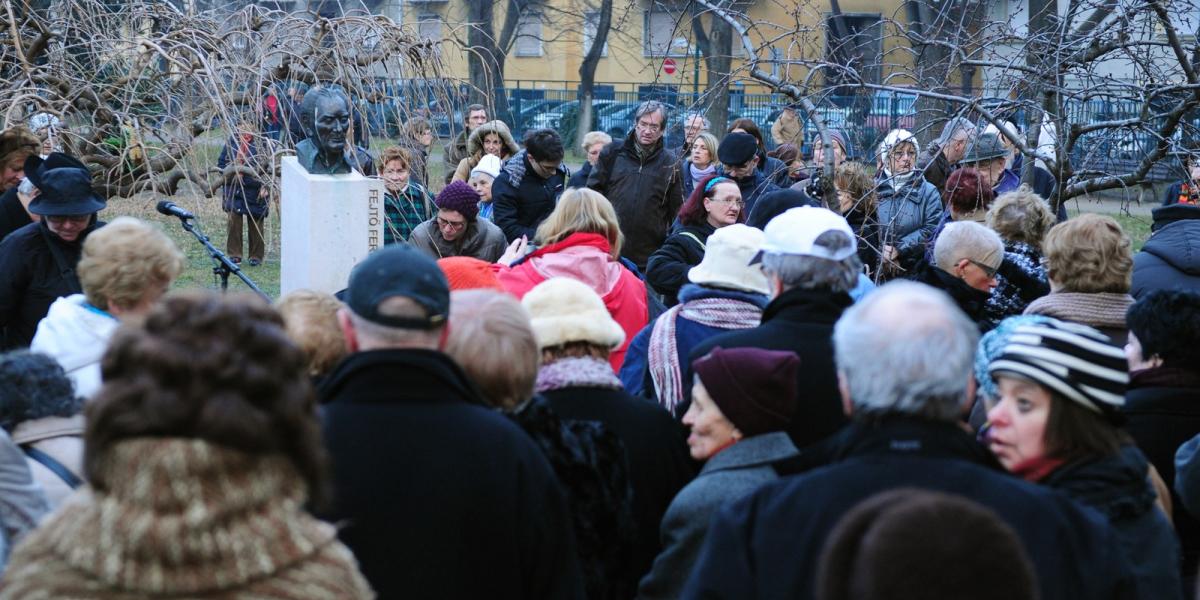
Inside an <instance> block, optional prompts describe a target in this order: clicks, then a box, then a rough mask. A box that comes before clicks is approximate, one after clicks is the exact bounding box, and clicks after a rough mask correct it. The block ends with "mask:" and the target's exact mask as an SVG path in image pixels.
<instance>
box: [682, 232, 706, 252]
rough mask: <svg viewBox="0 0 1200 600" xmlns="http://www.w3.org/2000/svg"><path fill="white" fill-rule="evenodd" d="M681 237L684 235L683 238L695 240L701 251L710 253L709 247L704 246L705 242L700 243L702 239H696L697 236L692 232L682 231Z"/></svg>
mask: <svg viewBox="0 0 1200 600" xmlns="http://www.w3.org/2000/svg"><path fill="white" fill-rule="evenodd" d="M679 235H682V236H685V237H689V238H692V239H693V240H695V241H696V243H697V244H700V249H701V250H704V251H706V252H707V251H708V247H707V246H705V245H704V242H702V241H700V238H699V237H696V234H694V233H692V232H690V231H680V232H679Z"/></svg>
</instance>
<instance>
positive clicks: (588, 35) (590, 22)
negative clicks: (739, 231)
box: [583, 12, 612, 56]
mask: <svg viewBox="0 0 1200 600" xmlns="http://www.w3.org/2000/svg"><path fill="white" fill-rule="evenodd" d="M599 28H600V13H598V12H589V13H586V14H584V15H583V53H584V54H587V52H588V50H591V49H592V40H595V39H596V30H597V29H599ZM609 34H610V35H611V34H612V31H611V30H610V31H609ZM600 56H608V41H607V40H605V42H604V47H603V48H601V49H600Z"/></svg>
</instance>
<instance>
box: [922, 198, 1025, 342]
mask: <svg viewBox="0 0 1200 600" xmlns="http://www.w3.org/2000/svg"><path fill="white" fill-rule="evenodd" d="M933 261H934V264H932V265H926V266H925V267H924V268H923V269H922V270H921V271H918V273H917V277H916V279H917V281H920V282H921V283H925V284H928V285H930V286H933V287H935V288H938V289H939V290H942V291H944V292H946V293H947V294H949V295H950V298H951V299H953V300H954V303H955V304H957V305H958V307H959V308H961V309H962V311H963V312H964V313H966V314H967V316H968V317H969V318H970V319H971V320H972V321H973V322H975V324H976V325H977V326H978V327H979V328H980V330H981V331H987V330H988V329H990V328H991V325H990V322H989V321H988V320H987V319H986V316H985V313H984V307H985V305H986V304H987V301H988V298H989V297H990V296H991V295H992V288H994V287H996V272H997V271H999V270H1000V264H1001V263H1003V262H1004V242H1003V241H1002V240H1001V239H1000V236H999V235H998V234H997V233H996V232H995V231H992V230H991V229H988V228H987V227H984V226H983V225H980V224H979V223H976V222H974V221H953V222H950V223H947V224H946V228H945V229H943V230H942V233H941V234H939V235H938V237H937V241H936V242H934V246H933Z"/></svg>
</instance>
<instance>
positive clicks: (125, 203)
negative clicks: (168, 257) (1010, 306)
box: [101, 148, 1151, 298]
mask: <svg viewBox="0 0 1200 600" xmlns="http://www.w3.org/2000/svg"><path fill="white" fill-rule="evenodd" d="M376 150H378V148H377V149H376ZM218 151H219V148H218ZM215 161H216V157H215V155H214V156H213V162H214V163H215ZM444 173H445V167H444V165H443V163H442V158H441V150H440V148H439V149H437V150H436V153H435V154H434V155H432V156H430V160H429V179H430V181H431V182H437V184H438V185H435V186H434V189H438V188H440V187H441V186H440V182H441V181H442V177H443V174H444ZM219 193H220V192H219V190H218V194H217V195H216V196H214V197H212V198H205V197H203V196H200V195H188V194H180V195H177V196H174V197H172V198H170V200H172V201H173V202H175V203H176V204H178V205H180V206H182V207H184V208H186V209H188V210H189V211H191V212H192V213H193V214H195V215H196V222H197V223H198V224H199V225H200V227H201V228H202V229H203V231H204V233H205V234H206V235H208V237H209V239H210V240H211V241H212V243H213V245H215V246H216V247H217V248H218V249H220V250H221V251H224V250H225V234H226V230H225V223H226V221H225V219H226V217H225V213H224V212H222V211H221V198H220V195H219ZM159 199H160V197H158V196H153V195H151V194H141V195H138V196H134V197H132V198H113V199H111V200H109V203H108V208H107V209H106V210H105V211H104V212H102V213H101V217H102V218H104V219H107V220H112V219H113V218H116V217H117V216H118V215H130V216H134V217H138V218H140V219H144V220H146V221H151V222H154V223H159V224H160V225H161V226H162V228H163V231H165V232H166V233H167V235H168V236H170V237H171V239H173V240H174V241H175V243H176V244H177V245H178V246H179V248H180V250H182V251H183V252H184V253H185V254H186V255H187V258H188V265H187V267H186V268H185V269H184V271H183V273H182V274H181V275H180V277H179V279H178V280H177V281H176V282H175V285H174V289H197V288H207V289H219V287H220V286H219V283H218V281H217V278H216V276H215V275H213V272H212V269H213V262H212V260H211V259H210V257H209V255H208V252H207V250H205V249H204V246H202V245H200V243H199V242H197V241H196V239H195V238H193V237H192V236H191V234H189V233H187V232H186V231H184V230H183V228H182V227H180V226H179V220H178V219H176V218H174V217H166V216H163V215H160V214H158V213H157V212H156V211H155V210H154V205H155V203H156V202H157V201H158V200H159ZM1080 212H1091V211H1090V210H1089V205H1087V204H1080V205H1078V206H1077V207H1075V208H1072V209H1071V210H1070V214H1071V215H1072V216H1075V215H1077V214H1079V213H1080ZM1097 212H1103V211H1097ZM1111 216H1112V217H1113V218H1114V219H1116V220H1117V221H1118V222H1119V223H1121V226H1122V227H1123V228H1124V229H1125V231H1126V233H1128V234H1129V237H1130V239H1131V240H1132V241H1133V250H1134V252H1137V251H1138V250H1140V249H1141V247H1142V244H1144V243H1145V241H1146V238H1147V237H1149V236H1150V223H1151V219H1150V216H1149V215H1145V216H1141V215H1134V214H1111ZM265 227H266V231H265V232H264V233H265V239H266V246H267V255H266V260H265V261H264V262H263V264H262V265H261V266H258V267H251V266H249V265H248V264H247V263H246V262H243V263H242V268H243V271H244V272H245V274H246V276H248V277H249V278H250V279H251V280H252V281H254V283H256V284H257V285H258V286H259V287H260V288H262V289H263V291H264V292H266V293H267V294H268V295H270V296H271V297H272V298H277V297H278V296H279V214H278V206H277V205H275V206H272V210H271V215H270V216H269V217H267V220H266V223H265ZM229 289H230V291H242V292H245V291H249V288H247V287H246V285H245V284H243V283H242V282H241V281H240V280H238V279H237V277H234V276H231V277H230V279H229Z"/></svg>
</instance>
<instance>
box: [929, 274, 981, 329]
mask: <svg viewBox="0 0 1200 600" xmlns="http://www.w3.org/2000/svg"><path fill="white" fill-rule="evenodd" d="M913 280H914V281H917V282H919V283H924V284H925V285H928V286H931V287H934V288H937V289H939V290H942V291H943V292H946V293H947V294H949V295H950V299H951V300H954V303H955V304H957V305H958V307H959V308H961V309H962V311H963V312H964V313H966V314H967V318H969V319H971V320H972V321H974V322H975V324H976V325H977V326H978V327H979V330H980V331H982V332H987V331H991V329H992V325H991V322H990V321H988V320H987V313H986V310H985V309H986V308H987V301H988V298H989V297H991V294H990V293H988V292H984V291H982V290H977V289H975V288H973V287H971V286H969V285H967V283H966V282H965V281H963V280H961V279H959V278H957V277H955V276H953V275H951V274H950V273H947V272H946V271H945V270H943V269H941V268H938V267H935V266H933V265H931V264H929V263H926V262H922V263H921V265H920V267H919V268H918V269H917V272H916V274H915V275H914V276H913Z"/></svg>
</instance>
